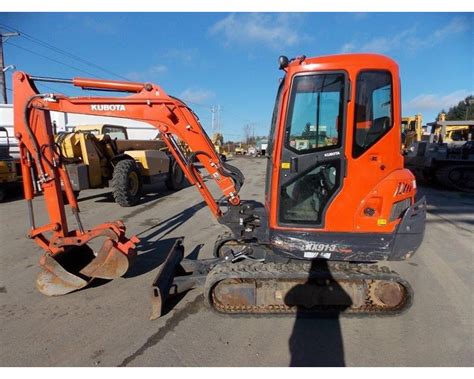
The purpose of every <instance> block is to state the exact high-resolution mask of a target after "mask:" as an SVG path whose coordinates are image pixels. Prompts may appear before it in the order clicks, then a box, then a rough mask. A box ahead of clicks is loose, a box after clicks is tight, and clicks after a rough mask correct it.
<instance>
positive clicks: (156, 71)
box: [125, 64, 168, 81]
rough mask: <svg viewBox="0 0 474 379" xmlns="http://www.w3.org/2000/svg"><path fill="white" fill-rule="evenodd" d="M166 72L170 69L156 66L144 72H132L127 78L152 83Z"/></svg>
mask: <svg viewBox="0 0 474 379" xmlns="http://www.w3.org/2000/svg"><path fill="white" fill-rule="evenodd" d="M166 71H168V67H166V66H165V65H162V64H156V65H154V66H151V67H149V68H147V69H146V70H144V71H131V72H129V73H128V74H126V75H125V76H126V77H127V78H128V79H130V80H132V81H152V80H154V79H155V78H156V77H158V76H161V75H162V74H164V73H165V72H166Z"/></svg>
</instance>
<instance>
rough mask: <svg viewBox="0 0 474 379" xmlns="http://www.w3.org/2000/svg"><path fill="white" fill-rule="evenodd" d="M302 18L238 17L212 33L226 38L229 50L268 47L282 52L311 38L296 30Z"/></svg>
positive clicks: (226, 20) (281, 15)
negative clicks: (282, 49)
mask: <svg viewBox="0 0 474 379" xmlns="http://www.w3.org/2000/svg"><path fill="white" fill-rule="evenodd" d="M301 18H302V16H301V15H298V14H293V13H279V14H263V13H250V14H246V13H242V14H235V13H234V14H230V15H228V16H227V17H225V18H224V19H222V20H220V21H218V22H217V23H216V24H214V25H213V26H212V27H211V28H210V30H209V31H210V33H211V34H212V35H214V36H218V37H220V38H222V39H223V43H224V45H226V46H230V45H233V44H238V45H248V44H254V45H258V44H260V46H261V44H264V45H266V46H267V47H270V48H272V49H281V48H282V47H288V46H294V45H296V44H298V43H300V42H301V41H306V40H308V38H309V37H308V36H307V35H305V34H303V33H301V32H299V31H298V30H297V28H296V25H298V23H299V21H300V19H301Z"/></svg>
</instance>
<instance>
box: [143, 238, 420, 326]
mask: <svg viewBox="0 0 474 379" xmlns="http://www.w3.org/2000/svg"><path fill="white" fill-rule="evenodd" d="M255 245H256V244H255V243H254V246H255ZM183 253H184V249H183V246H182V240H178V241H177V242H176V243H175V245H174V246H173V248H172V250H171V251H170V253H169V254H168V256H167V259H166V260H165V262H164V263H163V265H162V266H161V267H160V269H159V272H158V275H157V277H156V279H155V281H154V283H153V288H152V315H151V319H155V318H157V317H159V316H160V315H161V314H162V313H163V308H164V303H165V301H166V299H167V298H168V296H172V295H176V294H179V293H183V292H186V291H188V290H189V289H192V288H198V287H199V288H202V290H203V293H204V299H205V303H206V305H207V306H209V307H210V308H211V309H213V310H214V311H216V312H217V313H221V314H230V315H239V314H240V315H242V314H262V315H265V314H268V315H270V314H271V315H274V314H294V313H298V314H300V313H308V314H347V315H396V314H399V313H401V312H403V311H405V310H406V309H408V308H409V306H410V305H411V303H412V298H413V291H412V289H411V286H410V285H409V284H408V283H407V282H406V281H405V280H403V279H402V278H400V277H399V275H398V274H397V273H395V272H393V271H391V270H390V269H388V268H387V267H379V266H377V265H375V264H365V263H350V262H332V261H325V260H313V261H298V260H290V261H287V262H282V261H281V260H278V259H277V261H272V260H274V258H275V257H274V256H273V255H272V254H271V253H268V252H267V257H266V259H265V258H261V257H260V256H258V257H257V258H255V257H252V256H251V255H250V254H249V251H248V250H246V249H243V250H240V251H238V252H235V251H234V252H229V250H228V249H227V251H226V253H225V254H224V255H222V256H220V257H217V258H213V259H208V260H198V261H192V260H186V259H185V260H183Z"/></svg>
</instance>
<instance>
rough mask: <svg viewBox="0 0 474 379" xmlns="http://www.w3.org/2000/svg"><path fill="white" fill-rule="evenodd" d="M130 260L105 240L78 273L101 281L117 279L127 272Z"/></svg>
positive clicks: (111, 242) (112, 242)
mask: <svg viewBox="0 0 474 379" xmlns="http://www.w3.org/2000/svg"><path fill="white" fill-rule="evenodd" d="M134 256H135V254H134ZM131 258H132V257H131V256H130V255H128V256H127V255H125V254H123V253H122V252H121V251H120V250H119V249H117V248H116V247H115V246H114V241H112V240H110V239H107V240H105V242H104V244H103V245H102V248H101V249H100V250H99V252H98V253H97V256H96V257H95V258H94V259H93V260H92V262H90V263H89V264H88V265H87V266H86V267H84V268H83V269H82V270H81V271H80V273H81V274H83V275H86V276H90V277H94V278H101V279H115V278H119V277H121V276H122V275H123V274H125V273H126V272H127V271H128V268H129V267H130V259H131Z"/></svg>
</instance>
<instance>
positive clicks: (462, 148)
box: [405, 113, 474, 193]
mask: <svg viewBox="0 0 474 379" xmlns="http://www.w3.org/2000/svg"><path fill="white" fill-rule="evenodd" d="M428 126H431V127H432V130H431V134H430V135H428V136H423V139H420V140H417V141H415V142H413V143H412V144H411V146H410V147H409V148H408V149H406V151H405V167H407V168H409V169H410V170H411V171H412V172H413V173H414V174H415V175H417V176H418V177H421V178H423V180H424V181H426V182H428V183H438V184H440V185H442V186H443V187H445V188H448V189H451V190H457V191H462V192H467V193H474V140H473V137H474V120H465V121H446V119H445V114H444V113H441V114H440V115H439V119H438V120H437V121H436V122H433V123H428Z"/></svg>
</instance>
